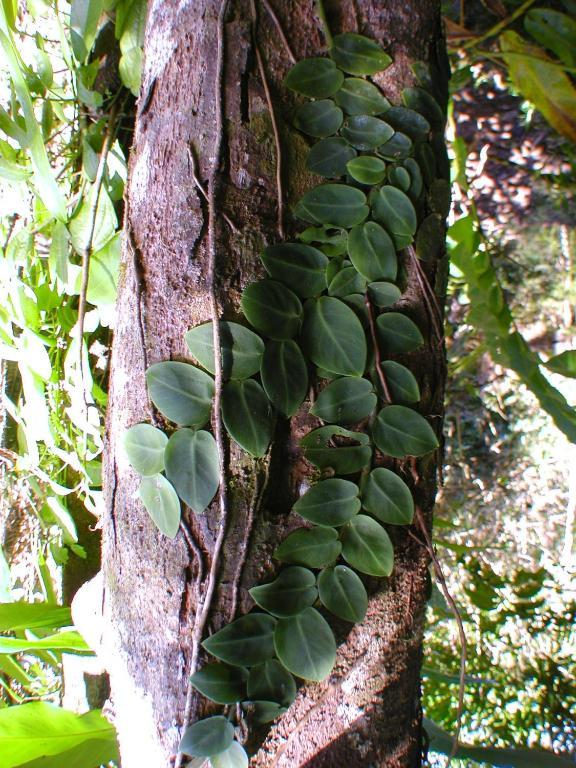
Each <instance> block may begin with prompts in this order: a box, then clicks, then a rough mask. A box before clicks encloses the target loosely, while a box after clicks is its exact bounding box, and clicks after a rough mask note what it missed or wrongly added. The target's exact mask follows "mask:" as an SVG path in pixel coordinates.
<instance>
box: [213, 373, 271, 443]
mask: <svg viewBox="0 0 576 768" xmlns="http://www.w3.org/2000/svg"><path fill="white" fill-rule="evenodd" d="M222 419H223V420H224V426H225V427H226V430H227V431H228V433H229V435H230V437H231V438H232V439H233V440H235V441H236V442H237V443H238V445H239V446H240V447H241V448H244V450H245V451H247V452H248V453H249V454H250V455H251V456H264V454H265V453H266V451H267V450H268V446H269V445H270V440H271V439H272V430H273V427H274V414H273V412H272V409H271V407H270V401H269V400H268V398H267V397H266V393H265V392H264V390H263V389H262V387H261V386H260V384H258V382H257V381H254V379H246V380H244V381H229V382H228V383H227V384H226V385H225V386H224V389H223V392H222Z"/></svg>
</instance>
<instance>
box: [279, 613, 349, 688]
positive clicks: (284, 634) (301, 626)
mask: <svg viewBox="0 0 576 768" xmlns="http://www.w3.org/2000/svg"><path fill="white" fill-rule="evenodd" d="M274 647H275V648H276V654H277V656H278V658H279V659H280V661H281V662H282V664H283V665H284V666H285V667H286V669H288V670H289V671H290V672H292V674H293V675H297V676H298V677H302V678H304V680H315V681H320V680H324V678H325V677H326V676H327V675H329V674H330V672H331V671H332V667H333V666H334V662H335V661H336V641H335V640H334V635H333V634H332V630H331V629H330V626H329V625H328V622H327V621H326V619H324V618H323V617H322V616H321V615H320V614H319V613H318V611H316V610H315V609H314V608H306V610H305V611H302V613H299V614H298V615H297V616H291V617H290V618H289V619H280V621H279V622H278V624H277V625H276V629H275V631H274Z"/></svg>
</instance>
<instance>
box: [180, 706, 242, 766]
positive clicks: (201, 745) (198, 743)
mask: <svg viewBox="0 0 576 768" xmlns="http://www.w3.org/2000/svg"><path fill="white" fill-rule="evenodd" d="M233 741H234V727H233V725H232V723H230V722H229V721H228V720H227V719H226V718H225V717H222V715H215V716H214V717H207V718H205V719H204V720H198V721H197V722H196V723H193V724H192V725H189V726H188V728H186V730H185V731H184V735H183V736H182V741H181V742H180V746H179V748H178V749H179V750H180V752H183V753H184V754H185V755H191V756H192V757H210V756H211V755H217V754H218V753H219V752H224V750H225V749H228V747H229V746H230V745H231V744H232V742H233Z"/></svg>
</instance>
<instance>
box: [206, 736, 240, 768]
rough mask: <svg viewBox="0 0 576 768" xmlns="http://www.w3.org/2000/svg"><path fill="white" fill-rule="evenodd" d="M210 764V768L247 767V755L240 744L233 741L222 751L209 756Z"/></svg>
mask: <svg viewBox="0 0 576 768" xmlns="http://www.w3.org/2000/svg"><path fill="white" fill-rule="evenodd" d="M210 765H211V766H212V768H248V755H247V754H246V750H245V749H244V747H243V746H242V744H239V743H238V742H237V741H233V742H232V744H230V746H229V747H228V749H225V750H224V752H219V753H218V754H217V755H212V756H211V757H210Z"/></svg>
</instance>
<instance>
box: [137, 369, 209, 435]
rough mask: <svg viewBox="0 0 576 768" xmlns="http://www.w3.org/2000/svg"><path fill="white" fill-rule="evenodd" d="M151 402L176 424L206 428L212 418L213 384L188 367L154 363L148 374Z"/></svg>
mask: <svg viewBox="0 0 576 768" xmlns="http://www.w3.org/2000/svg"><path fill="white" fill-rule="evenodd" d="M146 384H147V385H148V392H149V394H150V399H151V400H152V402H153V403H154V405H155V406H156V408H158V410H159V411H160V412H161V413H163V414H164V416H166V418H168V419H170V421H173V422H175V423H176V424H182V425H183V426H193V427H203V426H204V424H206V422H207V421H208V419H209V418H210V411H211V410H212V398H213V397H214V381H213V380H212V378H211V377H210V376H208V374H207V373H204V371H201V370H200V369H199V368H195V367H194V366H193V365H189V364H188V363H179V362H175V361H172V360H168V361H166V362H162V363H154V365H151V366H150V367H149V368H148V370H147V371H146Z"/></svg>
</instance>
